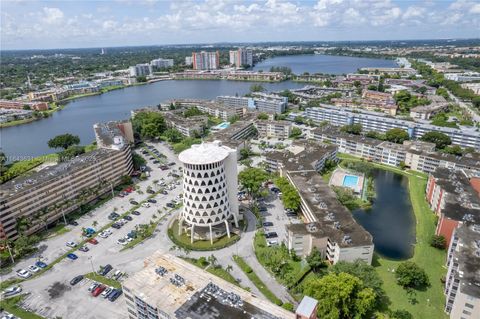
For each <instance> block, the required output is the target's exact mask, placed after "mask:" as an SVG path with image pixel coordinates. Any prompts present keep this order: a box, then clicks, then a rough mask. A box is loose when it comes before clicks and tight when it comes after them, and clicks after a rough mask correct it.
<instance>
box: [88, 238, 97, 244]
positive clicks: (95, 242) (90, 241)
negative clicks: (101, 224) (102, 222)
mask: <svg viewBox="0 0 480 319" xmlns="http://www.w3.org/2000/svg"><path fill="white" fill-rule="evenodd" d="M87 241H88V242H89V243H90V244H93V245H96V244H98V240H96V239H95V238H90V239H89V240H87Z"/></svg>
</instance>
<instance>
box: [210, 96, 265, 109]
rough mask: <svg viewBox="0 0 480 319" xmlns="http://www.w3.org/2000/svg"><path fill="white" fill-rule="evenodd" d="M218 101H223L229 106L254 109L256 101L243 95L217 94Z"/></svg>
mask: <svg viewBox="0 0 480 319" xmlns="http://www.w3.org/2000/svg"><path fill="white" fill-rule="evenodd" d="M216 101H217V102H220V103H222V104H223V105H225V106H228V107H233V108H237V107H241V108H245V109H254V108H255V103H254V101H253V99H252V98H250V97H241V96H226V95H223V96H217V98H216Z"/></svg>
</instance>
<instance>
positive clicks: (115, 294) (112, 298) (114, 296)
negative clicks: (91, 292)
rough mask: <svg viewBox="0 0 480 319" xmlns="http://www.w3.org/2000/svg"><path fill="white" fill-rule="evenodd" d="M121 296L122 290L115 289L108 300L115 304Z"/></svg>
mask: <svg viewBox="0 0 480 319" xmlns="http://www.w3.org/2000/svg"><path fill="white" fill-rule="evenodd" d="M121 294H122V289H114V290H113V292H111V293H110V294H109V295H108V300H110V301H111V302H114V301H115V300H117V298H118V297H120V295H121Z"/></svg>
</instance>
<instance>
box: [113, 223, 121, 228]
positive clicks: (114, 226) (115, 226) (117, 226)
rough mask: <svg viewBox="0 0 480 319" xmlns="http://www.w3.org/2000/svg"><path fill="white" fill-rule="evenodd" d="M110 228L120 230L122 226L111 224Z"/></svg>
mask: <svg viewBox="0 0 480 319" xmlns="http://www.w3.org/2000/svg"><path fill="white" fill-rule="evenodd" d="M112 228H115V229H120V228H122V225H121V224H119V223H113V224H112Z"/></svg>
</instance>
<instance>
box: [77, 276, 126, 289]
mask: <svg viewBox="0 0 480 319" xmlns="http://www.w3.org/2000/svg"><path fill="white" fill-rule="evenodd" d="M85 277H86V278H88V279H91V280H95V281H96V282H100V283H102V284H104V285H107V286H110V287H113V288H117V289H120V288H122V285H121V284H120V282H119V281H117V280H115V279H110V278H107V277H104V276H101V275H99V274H97V273H95V272H89V273H88V274H85Z"/></svg>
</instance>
